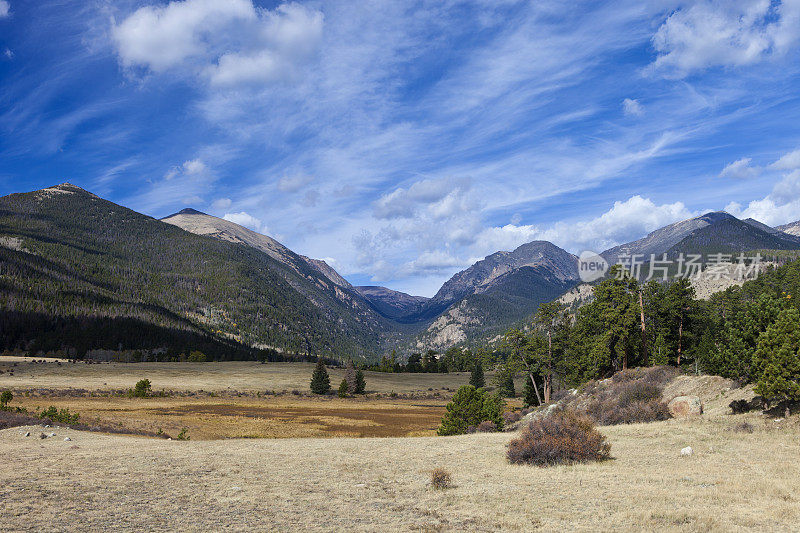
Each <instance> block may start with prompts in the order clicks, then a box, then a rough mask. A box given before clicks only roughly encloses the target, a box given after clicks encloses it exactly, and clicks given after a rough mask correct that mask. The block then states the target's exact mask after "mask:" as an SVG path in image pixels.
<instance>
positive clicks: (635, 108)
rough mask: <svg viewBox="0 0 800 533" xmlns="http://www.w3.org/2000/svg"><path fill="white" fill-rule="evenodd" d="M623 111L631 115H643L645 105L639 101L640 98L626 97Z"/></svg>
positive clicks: (623, 102)
mask: <svg viewBox="0 0 800 533" xmlns="http://www.w3.org/2000/svg"><path fill="white" fill-rule="evenodd" d="M622 111H623V113H625V115H627V116H629V117H641V116H642V115H644V107H643V106H642V104H640V103H639V100H634V99H632V98H626V99H625V100H623V101H622Z"/></svg>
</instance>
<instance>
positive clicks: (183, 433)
mask: <svg viewBox="0 0 800 533" xmlns="http://www.w3.org/2000/svg"><path fill="white" fill-rule="evenodd" d="M187 431H189V428H183V429H182V430H181V432H180V433H178V437H177V439H178V440H192V438H191V437H190V436H189V435H187V434H186V432H187Z"/></svg>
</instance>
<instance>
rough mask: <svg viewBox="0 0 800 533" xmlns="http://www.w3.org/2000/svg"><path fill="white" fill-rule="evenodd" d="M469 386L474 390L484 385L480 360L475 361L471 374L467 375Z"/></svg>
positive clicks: (484, 379)
mask: <svg viewBox="0 0 800 533" xmlns="http://www.w3.org/2000/svg"><path fill="white" fill-rule="evenodd" d="M469 384H470V385H472V386H473V387H475V388H476V389H481V388H483V387H484V386H485V385H486V378H485V377H484V375H483V363H481V361H480V360H478V361H475V366H473V367H472V372H471V373H470V375H469Z"/></svg>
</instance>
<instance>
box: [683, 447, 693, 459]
mask: <svg viewBox="0 0 800 533" xmlns="http://www.w3.org/2000/svg"><path fill="white" fill-rule="evenodd" d="M692 454H694V450H693V449H692V447H691V446H687V447H686V448H683V449H682V450H681V457H688V456H690V455H692Z"/></svg>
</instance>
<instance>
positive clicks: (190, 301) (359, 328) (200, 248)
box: [0, 184, 800, 360]
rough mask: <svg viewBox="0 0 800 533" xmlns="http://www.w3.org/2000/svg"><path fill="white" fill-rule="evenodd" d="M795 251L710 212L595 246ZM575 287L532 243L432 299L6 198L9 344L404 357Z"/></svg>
mask: <svg viewBox="0 0 800 533" xmlns="http://www.w3.org/2000/svg"><path fill="white" fill-rule="evenodd" d="M797 249H800V222H795V223H793V224H787V225H785V226H779V227H776V228H771V227H769V226H767V225H765V224H762V223H760V222H758V221H756V220H752V219H746V220H739V219H737V218H735V217H733V216H732V215H730V214H728V213H725V212H712V213H707V214H705V215H702V216H699V217H695V218H691V219H688V220H685V221H681V222H677V223H674V224H670V225H668V226H665V227H663V228H660V229H657V230H655V231H653V232H651V233H650V234H648V235H647V236H645V237H643V238H641V239H638V240H636V241H633V242H630V243H625V244H621V245H619V246H615V247H614V248H611V249H609V250H606V251H604V252H602V253H601V255H602V256H603V257H604V258H605V259H606V260H607V261H608V262H609V263H611V264H613V263H615V262H617V261H618V260H619V259H620V258H621V257H623V256H624V255H625V254H628V255H632V254H640V255H642V256H643V257H644V258H645V259H647V258H649V257H650V255H651V254H655V255H657V256H660V255H661V254H667V255H668V256H675V255H677V254H679V253H736V252H741V251H749V250H797ZM579 282H580V279H579V275H578V258H577V257H576V256H575V255H573V254H571V253H569V252H567V251H565V250H563V249H561V248H559V247H558V246H556V245H554V244H552V243H550V242H546V241H533V242H530V243H526V244H523V245H522V246H519V247H518V248H517V249H515V250H513V251H510V252H507V251H499V252H496V253H493V254H491V255H489V256H487V257H486V258H484V259H482V260H480V261H478V262H477V263H475V264H474V265H472V266H470V267H469V268H467V269H465V270H463V271H461V272H458V273H456V274H455V275H454V276H453V277H452V278H450V279H449V280H448V281H447V282H445V283H444V284H443V285H442V287H441V288H440V289H439V291H438V292H437V293H436V294H435V295H434V296H433V297H432V298H426V297H422V296H411V295H408V294H404V293H402V292H398V291H394V290H391V289H388V288H385V287H378V286H361V287H354V286H352V285H351V284H350V283H349V282H348V281H347V280H346V279H345V278H344V277H342V276H341V275H339V273H338V272H336V270H335V269H334V268H332V267H331V266H330V265H329V264H327V263H326V262H325V261H322V260H319V259H313V258H309V257H306V256H303V255H300V254H297V253H295V252H293V251H292V250H290V249H289V248H287V247H286V246H284V245H282V244H281V243H279V242H278V241H276V240H275V239H273V238H271V237H268V236H266V235H262V234H260V233H257V232H255V231H252V230H249V229H247V228H244V227H242V226H240V225H238V224H235V223H233V222H231V221H228V220H225V219H221V218H218V217H214V216H211V215H208V214H205V213H202V212H200V211H197V210H194V209H184V210H182V211H179V212H178V213H175V214H173V215H170V216H168V217H165V218H163V219H161V220H156V219H153V218H151V217H148V216H146V215H142V214H140V213H137V212H135V211H132V210H129V209H127V208H125V207H122V206H119V205H117V204H114V203H112V202H109V201H107V200H104V199H102V198H99V197H97V196H95V195H93V194H91V193H89V192H87V191H85V190H83V189H81V188H79V187H76V186H74V185H70V184H61V185H57V186H55V187H50V188H47V189H42V190H39V191H34V192H30V193H17V194H11V195H8V196H5V197H2V198H0V304H2V307H1V309H0V325H2V327H3V330H4V332H5V333H6V335H5V338H4V340H3V345H2V346H0V349H3V350H28V351H34V352H37V351H39V352H46V351H55V350H61V351H64V352H68V353H71V352H85V351H87V350H92V349H95V350H96V349H105V350H132V349H136V350H144V351H145V353H151V354H152V353H167V352H172V353H177V352H180V351H182V350H188V349H189V347H191V346H197V345H202V346H203V347H204V349H205V350H207V351H208V352H210V353H211V355H212V356H214V357H217V358H225V357H237V358H240V357H245V356H248V355H247V354H248V353H250V352H248V350H250V351H252V350H257V349H262V350H264V349H267V350H275V351H278V352H283V353H284V354H304V355H324V356H329V357H336V358H346V357H355V358H359V359H364V360H368V359H374V358H375V357H377V356H379V355H380V354H382V353H385V351H387V350H389V349H391V348H399V349H400V351H401V356H402V355H407V352H408V351H411V350H422V349H427V348H434V349H446V348H447V347H449V346H450V345H454V344H470V343H479V342H484V341H485V340H487V339H490V338H492V337H496V336H497V335H500V334H502V333H503V332H504V331H505V330H506V329H508V327H510V326H512V325H514V324H517V323H520V322H521V321H523V320H525V319H527V318H528V317H529V316H530V315H531V314H532V313H533V312H535V310H536V308H537V307H538V306H539V305H540V304H541V303H543V302H545V301H549V300H552V299H555V298H557V297H559V296H560V295H562V294H564V293H565V292H567V291H569V290H570V289H573V288H574V287H576V286H577V285H578V284H579ZM136 332H139V333H138V334H137V333H136ZM141 332H146V334H142V333H141Z"/></svg>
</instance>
